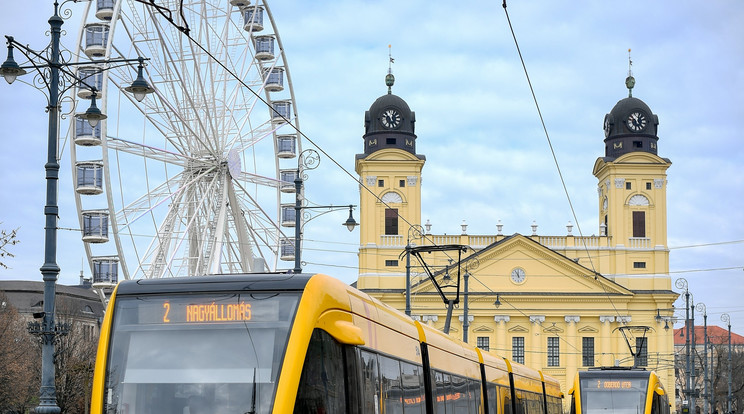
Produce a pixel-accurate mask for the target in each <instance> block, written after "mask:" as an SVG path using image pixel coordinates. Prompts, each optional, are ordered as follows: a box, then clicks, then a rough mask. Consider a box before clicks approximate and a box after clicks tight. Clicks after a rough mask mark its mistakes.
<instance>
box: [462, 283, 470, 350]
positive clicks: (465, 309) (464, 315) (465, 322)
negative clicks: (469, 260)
mask: <svg viewBox="0 0 744 414" xmlns="http://www.w3.org/2000/svg"><path fill="white" fill-rule="evenodd" d="M463 279H465V292H464V293H463V295H462V299H463V312H462V341H463V342H465V343H468V331H469V330H470V320H469V315H468V279H470V273H469V272H467V271H465V274H464V275H463Z"/></svg>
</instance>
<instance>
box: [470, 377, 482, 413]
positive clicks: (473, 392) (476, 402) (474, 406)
mask: <svg viewBox="0 0 744 414" xmlns="http://www.w3.org/2000/svg"><path fill="white" fill-rule="evenodd" d="M467 381H468V388H469V390H468V391H469V392H468V399H469V400H470V412H471V413H479V412H481V390H482V387H481V383H480V381H477V380H474V379H468V380H467Z"/></svg>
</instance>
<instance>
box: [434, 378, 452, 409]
mask: <svg viewBox="0 0 744 414" xmlns="http://www.w3.org/2000/svg"><path fill="white" fill-rule="evenodd" d="M433 376H434V383H435V384H436V395H435V397H434V412H436V413H437V414H446V413H453V412H454V410H455V408H454V405H453V404H454V401H453V400H452V398H451V395H452V383H451V380H450V375H449V374H445V373H443V372H439V371H434V375H433ZM447 396H450V398H447Z"/></svg>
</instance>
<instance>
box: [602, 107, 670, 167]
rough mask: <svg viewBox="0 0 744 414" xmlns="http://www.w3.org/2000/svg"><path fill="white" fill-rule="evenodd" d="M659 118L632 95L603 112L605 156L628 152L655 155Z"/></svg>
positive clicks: (611, 156)
mask: <svg viewBox="0 0 744 414" xmlns="http://www.w3.org/2000/svg"><path fill="white" fill-rule="evenodd" d="M658 127H659V118H658V117H657V116H656V115H655V114H654V113H653V112H651V108H649V106H648V105H646V103H645V102H643V101H642V100H640V99H638V98H634V97H633V96H628V97H627V98H624V99H621V100H620V101H618V102H617V104H615V107H614V108H612V110H611V111H610V113H609V114H607V115H605V119H604V132H605V140H604V142H605V157H610V158H617V157H619V156H621V155H623V154H627V153H629V152H638V151H642V152H650V153H652V154H657V143H658V141H659V137H658V134H657V131H658Z"/></svg>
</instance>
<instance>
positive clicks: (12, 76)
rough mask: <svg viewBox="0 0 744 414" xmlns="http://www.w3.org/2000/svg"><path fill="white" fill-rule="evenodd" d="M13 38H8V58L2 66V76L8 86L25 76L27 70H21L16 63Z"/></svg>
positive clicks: (0, 68)
mask: <svg viewBox="0 0 744 414" xmlns="http://www.w3.org/2000/svg"><path fill="white" fill-rule="evenodd" d="M12 41H13V38H12V37H10V36H9V37H8V58H7V59H6V60H5V62H3V64H2V66H0V75H3V77H4V78H5V81H6V82H8V84H12V83H13V82H14V81H15V80H16V78H17V77H18V76H21V75H24V74H25V73H26V71H25V70H23V69H21V67H20V66H18V63H16V61H15V59H13V43H12Z"/></svg>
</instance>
